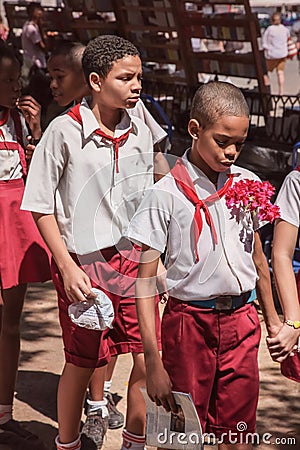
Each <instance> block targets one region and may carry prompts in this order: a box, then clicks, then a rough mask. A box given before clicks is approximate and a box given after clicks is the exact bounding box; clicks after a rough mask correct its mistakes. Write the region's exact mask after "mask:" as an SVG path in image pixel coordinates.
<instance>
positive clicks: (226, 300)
mask: <svg viewBox="0 0 300 450" xmlns="http://www.w3.org/2000/svg"><path fill="white" fill-rule="evenodd" d="M229 309H232V296H231V295H221V296H220V297H218V298H217V300H216V310H217V311H222V310H229Z"/></svg>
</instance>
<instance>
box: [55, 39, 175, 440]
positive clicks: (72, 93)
mask: <svg viewBox="0 0 300 450" xmlns="http://www.w3.org/2000/svg"><path fill="white" fill-rule="evenodd" d="M84 49H85V46H84V45H83V44H81V43H80V42H63V43H61V44H60V45H58V46H57V47H56V48H55V49H54V51H53V52H52V54H51V57H50V58H49V60H48V71H49V75H50V80H51V84H50V86H51V89H52V94H53V98H54V100H55V101H56V102H57V103H58V104H59V105H60V106H66V107H68V106H70V105H71V104H72V103H74V102H75V104H76V103H78V102H80V101H81V99H82V97H84V96H85V95H89V94H90V93H91V90H90V87H89V85H88V83H87V81H86V79H85V77H84V73H83V70H82V54H83V52H84ZM127 112H128V113H129V114H130V115H132V116H136V117H138V118H139V119H141V120H142V121H143V122H145V124H146V125H147V126H148V128H149V129H150V131H151V134H152V139H153V143H154V150H155V149H156V153H155V159H154V171H155V177H156V179H159V178H161V176H162V175H164V174H165V173H167V171H168V170H169V166H168V164H167V162H166V160H165V158H164V156H163V155H162V153H161V152H160V149H159V143H160V142H161V141H162V140H163V139H165V137H166V132H165V131H164V130H163V129H162V128H161V127H160V126H159V125H158V123H157V122H156V121H155V120H154V119H153V117H152V116H151V114H150V113H149V112H148V110H147V109H146V107H145V106H144V103H143V102H142V101H141V100H139V101H138V102H137V105H135V106H134V107H133V108H130V109H127ZM161 158H163V165H161V164H160V163H161ZM129 309H132V311H133V318H135V317H136V312H135V303H132V305H131V306H129ZM124 312H125V311H124ZM128 313H129V310H128V308H127V309H126V315H125V316H124V317H123V322H127V319H128V317H131V316H132V315H131V314H129V316H128ZM127 327H128V328H129V323H128V324H127ZM111 335H112V336H111V337H112V339H109V343H110V347H111V353H112V357H111V360H110V362H109V364H108V366H107V367H105V368H101V367H99V368H97V369H96V370H95V372H94V374H93V377H92V379H91V382H90V385H89V396H90V399H89V402H90V401H93V400H94V399H96V398H97V397H99V389H100V392H101V390H102V389H103V382H104V394H105V398H106V399H107V401H108V403H107V408H108V412H109V422H108V425H109V428H110V429H116V428H120V427H121V426H122V425H123V423H124V416H123V414H122V413H121V412H120V411H119V410H118V409H117V408H116V406H115V403H114V400H113V397H112V394H111V393H110V388H111V384H112V376H113V371H114V367H115V364H116V361H117V355H118V354H119V353H126V352H129V351H130V344H128V346H127V348H125V343H123V349H122V350H121V349H120V348H119V346H116V343H117V342H115V340H116V341H118V339H117V338H118V337H117V336H116V337H114V332H112V333H111ZM128 339H130V336H128ZM100 395H101V393H100ZM88 411H89V407H88V408H87V413H88ZM91 419H92V420H91V424H92V425H91V427H90V428H91V429H90V432H92V433H93V434H95V435H96V434H97V433H98V434H99V433H100V430H99V427H100V426H101V424H100V422H95V421H94V420H93V418H91ZM92 428H93V431H92Z"/></svg>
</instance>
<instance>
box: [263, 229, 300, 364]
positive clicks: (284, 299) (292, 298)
mask: <svg viewBox="0 0 300 450" xmlns="http://www.w3.org/2000/svg"><path fill="white" fill-rule="evenodd" d="M297 238H298V228H297V227H296V226H294V225H292V224H290V223H288V222H286V221H284V220H277V221H276V224H275V229H274V238H273V250H272V266H273V272H274V277H275V281H276V288H277V292H278V296H279V300H280V303H281V306H282V311H283V315H284V320H292V321H293V322H294V321H295V320H300V306H299V300H298V292H297V285H296V280H295V274H294V270H293V265H292V259H293V255H294V251H295V246H296V242H297ZM299 336H300V329H294V328H293V327H291V326H289V325H287V324H286V323H284V325H283V327H282V329H281V330H280V332H279V333H278V335H277V336H276V337H275V338H273V339H269V340H268V345H269V350H270V352H271V354H272V357H273V359H275V360H276V361H278V362H281V361H283V360H284V359H285V358H286V357H287V356H288V355H289V353H290V352H291V351H292V350H293V348H294V345H295V344H296V343H297V341H298V338H299Z"/></svg>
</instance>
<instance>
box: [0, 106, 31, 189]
mask: <svg viewBox="0 0 300 450" xmlns="http://www.w3.org/2000/svg"><path fill="white" fill-rule="evenodd" d="M19 115H20V119H21V126H22V137H23V142H24V145H25V143H26V142H27V141H26V138H27V136H28V134H29V132H28V129H27V126H26V123H25V119H24V117H23V116H22V114H19ZM0 130H1V133H0V140H4V141H6V142H17V135H16V130H15V125H14V121H13V119H12V117H11V115H10V114H9V116H8V119H7V122H6V123H4V124H3V125H0ZM22 176H23V171H22V166H21V161H20V156H19V152H18V151H16V150H0V180H3V181H7V180H15V179H18V178H22Z"/></svg>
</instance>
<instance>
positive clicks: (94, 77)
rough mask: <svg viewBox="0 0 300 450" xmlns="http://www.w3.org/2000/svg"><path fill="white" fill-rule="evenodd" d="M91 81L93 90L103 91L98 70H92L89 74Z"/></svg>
mask: <svg viewBox="0 0 300 450" xmlns="http://www.w3.org/2000/svg"><path fill="white" fill-rule="evenodd" d="M89 82H90V86H91V88H92V89H93V91H96V92H100V91H101V83H102V81H101V78H100V77H99V75H98V74H97V73H96V72H92V73H90V76H89Z"/></svg>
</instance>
